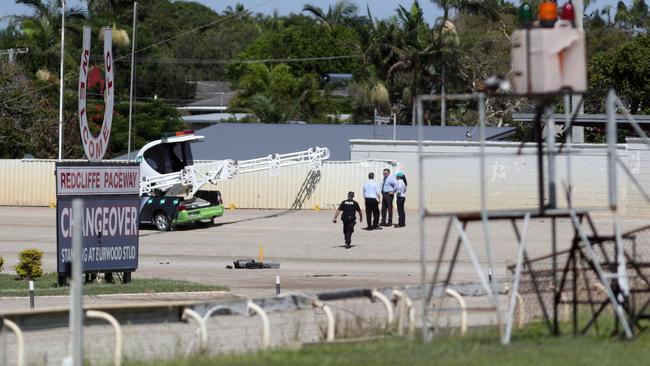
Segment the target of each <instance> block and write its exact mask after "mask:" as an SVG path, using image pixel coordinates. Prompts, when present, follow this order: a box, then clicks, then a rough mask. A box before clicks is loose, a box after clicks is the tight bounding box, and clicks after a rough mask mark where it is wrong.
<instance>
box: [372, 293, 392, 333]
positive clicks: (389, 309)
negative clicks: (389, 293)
mask: <svg viewBox="0 0 650 366" xmlns="http://www.w3.org/2000/svg"><path fill="white" fill-rule="evenodd" d="M372 299H373V300H374V299H378V300H379V301H381V303H382V304H384V307H386V312H387V313H388V320H387V322H386V327H387V328H390V326H391V324H393V318H394V316H393V304H391V303H390V301H389V300H388V298H387V297H386V296H384V294H382V293H381V292H379V291H377V290H372Z"/></svg>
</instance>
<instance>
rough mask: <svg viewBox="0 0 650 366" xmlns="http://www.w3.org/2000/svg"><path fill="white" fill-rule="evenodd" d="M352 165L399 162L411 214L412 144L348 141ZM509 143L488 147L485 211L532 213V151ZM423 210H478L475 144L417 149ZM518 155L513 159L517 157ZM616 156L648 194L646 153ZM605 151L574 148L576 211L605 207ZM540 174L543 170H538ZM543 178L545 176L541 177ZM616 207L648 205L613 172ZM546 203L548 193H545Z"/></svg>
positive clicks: (632, 148) (561, 174) (628, 150)
mask: <svg viewBox="0 0 650 366" xmlns="http://www.w3.org/2000/svg"><path fill="white" fill-rule="evenodd" d="M350 144H351V158H352V159H391V160H397V161H399V164H400V167H401V169H402V170H403V171H404V173H405V174H406V176H407V178H408V193H407V199H406V207H407V208H417V202H418V197H417V194H418V191H419V189H418V180H417V176H418V175H417V166H418V158H417V141H373V140H351V141H350ZM519 148H520V144H519V143H515V142H488V143H487V146H486V153H487V158H486V167H487V168H486V172H487V177H486V184H487V191H488V207H489V208H490V209H517V208H532V207H536V205H537V204H538V188H537V187H538V185H537V157H536V156H535V145H534V144H526V145H525V146H524V147H523V148H522V149H521V150H519ZM423 152H424V154H426V155H427V159H426V160H425V162H424V182H425V184H426V186H425V187H424V192H425V195H426V197H425V206H426V207H427V208H428V209H429V210H433V211H439V212H453V211H476V210H479V209H480V174H479V158H478V153H479V144H478V143H476V142H432V141H426V142H424V144H423ZM518 153H519V154H518ZM618 154H619V156H621V158H622V160H623V161H624V162H626V164H627V166H628V168H629V169H630V171H631V172H632V174H633V175H634V176H635V178H636V179H637V180H638V181H639V183H640V184H641V185H642V186H643V187H646V189H650V150H649V149H648V147H647V146H646V145H644V144H642V143H640V141H638V140H628V143H626V144H620V145H618ZM606 159H607V151H606V145H602V144H581V145H577V146H576V145H574V146H573V152H572V154H571V175H572V182H573V197H574V204H575V206H576V207H607V189H608V188H607V160H606ZM566 166H567V156H566V155H560V156H558V157H557V158H556V175H557V203H558V205H559V206H560V207H566V198H565V197H566V193H565V192H566V189H565V187H566V184H567V172H566V171H567V170H566ZM544 169H545V171H546V170H547V169H548V165H547V163H546V162H545V164H544ZM545 175H546V174H545ZM617 176H618V194H619V207H620V209H621V211H622V212H624V213H630V214H650V204H648V203H647V202H646V201H645V199H644V198H643V197H642V196H641V194H639V192H638V190H637V189H636V187H635V186H634V185H633V184H632V182H631V181H630V180H629V179H628V178H627V176H626V175H625V173H624V172H623V171H622V170H621V169H620V168H619V170H618V173H617ZM546 197H548V189H546Z"/></svg>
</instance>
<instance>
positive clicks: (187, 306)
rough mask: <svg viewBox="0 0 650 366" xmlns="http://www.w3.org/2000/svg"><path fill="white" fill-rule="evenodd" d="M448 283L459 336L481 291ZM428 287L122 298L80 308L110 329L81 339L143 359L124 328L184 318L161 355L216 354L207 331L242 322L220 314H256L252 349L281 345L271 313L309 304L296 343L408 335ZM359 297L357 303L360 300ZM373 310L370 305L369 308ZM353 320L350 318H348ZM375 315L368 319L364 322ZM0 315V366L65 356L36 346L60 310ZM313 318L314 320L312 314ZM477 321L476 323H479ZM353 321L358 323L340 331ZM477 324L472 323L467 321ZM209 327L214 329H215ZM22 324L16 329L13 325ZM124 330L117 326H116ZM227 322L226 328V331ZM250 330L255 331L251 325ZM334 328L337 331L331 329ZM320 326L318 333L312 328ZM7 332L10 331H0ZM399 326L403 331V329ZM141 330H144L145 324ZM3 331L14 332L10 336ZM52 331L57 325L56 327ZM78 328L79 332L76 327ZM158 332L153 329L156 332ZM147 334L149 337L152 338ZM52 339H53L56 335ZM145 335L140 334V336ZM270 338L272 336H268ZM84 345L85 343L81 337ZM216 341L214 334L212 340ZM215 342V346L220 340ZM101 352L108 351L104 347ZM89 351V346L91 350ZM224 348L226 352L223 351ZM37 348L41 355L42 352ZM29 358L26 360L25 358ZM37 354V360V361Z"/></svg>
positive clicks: (60, 323) (115, 356)
mask: <svg viewBox="0 0 650 366" xmlns="http://www.w3.org/2000/svg"><path fill="white" fill-rule="evenodd" d="M453 288H454V289H453V290H452V289H451V288H449V289H447V294H448V295H449V296H451V297H452V298H454V299H455V301H457V302H458V303H459V307H458V310H457V311H447V313H446V314H447V316H448V317H450V318H455V317H457V316H458V313H460V315H459V316H460V318H459V320H458V321H455V322H448V323H447V325H446V326H445V327H450V326H451V327H456V326H458V327H459V330H460V334H464V333H465V332H466V331H467V326H468V318H467V317H468V310H467V309H466V306H465V299H466V298H473V299H475V300H473V301H474V302H476V301H478V302H485V301H486V300H485V293H484V292H483V290H482V288H481V287H480V285H476V284H466V285H458V286H454V287H453ZM427 289H428V286H425V287H422V286H409V287H401V288H379V289H376V288H375V289H372V288H357V289H346V290H335V291H329V292H324V293H319V294H315V295H308V294H301V293H293V294H292V293H286V294H282V295H279V296H275V297H268V298H257V299H241V300H240V299H238V300H224V301H212V302H198V303H187V302H184V303H157V304H151V303H148V304H141V305H138V304H130V305H128V306H117V305H104V306H94V307H88V308H86V311H85V314H86V316H85V321H84V322H85V325H86V326H90V327H91V328H92V327H95V326H97V325H104V327H105V325H106V323H108V324H110V326H111V327H112V328H113V332H112V333H113V334H114V342H113V344H112V345H110V343H111V342H110V341H111V338H113V337H111V336H110V333H111V332H110V331H106V330H104V331H102V332H101V339H98V338H96V337H94V336H93V335H91V334H92V333H91V332H90V331H89V332H88V334H87V338H88V341H91V340H92V341H91V342H90V344H91V345H95V346H96V345H97V344H98V343H102V342H103V343H105V344H106V347H105V348H106V349H104V350H103V351H97V349H91V348H92V347H90V346H87V347H86V348H87V349H86V353H85V355H86V356H85V357H88V358H89V359H91V360H92V361H93V362H100V363H102V364H105V363H106V362H107V360H108V359H109V358H112V360H113V362H112V363H113V365H117V366H119V365H121V364H122V362H123V360H124V358H125V357H128V358H129V359H130V360H138V359H144V358H146V357H147V355H146V352H141V351H144V350H143V349H141V346H135V347H134V343H137V342H138V341H142V339H134V338H133V337H137V336H133V335H131V336H130V337H129V333H128V332H125V331H124V329H125V328H127V327H133V326H138V325H146V324H158V325H164V326H165V329H166V330H165V331H166V332H170V331H171V328H170V326H173V324H183V323H185V324H187V323H188V322H189V323H190V324H191V327H192V328H191V329H194V332H192V333H191V334H190V335H189V339H188V338H187V337H188V333H187V332H185V333H184V334H185V336H184V337H186V339H185V341H184V342H180V341H179V340H178V339H177V340H176V341H175V342H177V343H179V342H180V343H182V348H184V352H173V353H171V354H168V356H171V357H178V356H182V355H184V356H189V355H192V354H196V353H199V354H205V353H209V354H216V353H219V352H220V351H222V350H223V348H221V349H220V347H218V346H217V347H215V343H214V340H211V339H210V338H211V337H210V336H209V334H210V331H212V334H216V335H217V337H220V338H222V340H221V342H223V339H224V338H228V339H230V338H231V337H232V338H236V337H235V336H234V334H231V333H232V331H233V328H234V329H238V328H241V326H242V325H243V324H244V323H245V322H243V321H241V320H233V321H231V326H230V328H228V327H225V326H224V322H225V321H226V320H224V319H227V318H232V317H233V316H234V317H239V318H241V319H252V318H259V319H260V322H261V326H256V325H255V324H254V323H250V322H247V323H245V324H246V325H245V326H246V327H247V330H246V331H245V332H244V335H245V336H246V337H247V338H252V339H255V338H257V337H259V338H257V339H259V341H254V342H253V343H254V344H256V346H255V348H258V349H268V348H270V347H273V346H280V345H287V339H286V337H284V338H285V339H284V340H282V339H280V338H282V335H283V333H286V331H287V330H286V329H281V328H287V327H290V322H288V321H287V320H286V319H284V320H282V321H279V322H278V321H275V322H272V321H271V320H270V316H271V314H274V316H276V317H277V315H282V314H285V316H289V317H294V316H296V315H297V314H298V312H299V311H305V310H309V309H314V310H316V313H314V315H316V316H318V315H319V314H324V315H325V317H326V325H325V327H324V328H323V327H322V326H321V325H318V324H316V329H317V334H319V335H317V336H316V338H315V339H314V338H313V337H311V338H310V337H300V336H299V337H298V339H296V340H294V341H298V342H299V343H310V342H313V341H316V342H322V341H324V342H332V341H334V340H335V339H337V338H338V337H340V338H356V337H367V336H373V335H382V334H385V333H386V332H388V333H393V334H398V335H408V336H413V335H414V334H415V324H416V318H415V313H416V311H415V309H414V302H415V301H421V298H422V296H421V295H422V294H423V293H424V291H427ZM435 291H442V287H440V288H436V289H435ZM506 291H507V287H506V286H505V284H503V285H502V287H501V288H500V292H501V293H505V292H506ZM350 301H361V302H360V303H356V304H355V303H350ZM365 301H370V302H371V304H373V303H374V304H381V308H383V311H379V309H380V308H378V307H376V306H377V305H373V306H374V308H373V307H372V306H369V305H368V303H367V302H365ZM364 302H365V303H364ZM373 309H374V311H373ZM216 317H218V318H220V319H221V320H220V321H219V322H214V321H211V320H210V319H214V318H216ZM361 318H364V319H365V321H366V323H364V324H365V325H360V324H361V323H358V320H359V319H361ZM355 319H356V320H355ZM372 319H375V321H371V320H372ZM0 320H2V321H3V322H4V328H2V327H0V349H5V350H8V352H3V355H0V363H2V364H3V365H13V364H15V365H19V366H22V365H23V364H25V362H28V363H30V364H31V363H34V362H39V354H40V356H42V357H43V359H45V360H46V361H47V362H45V363H46V364H60V362H58V360H57V357H62V356H64V355H65V351H66V347H62V348H64V349H62V350H53V349H52V347H53V345H52V344H51V343H52V342H48V341H46V344H47V349H46V350H42V347H39V346H40V344H39V343H40V342H43V340H44V339H45V336H44V332H46V331H47V330H52V331H54V330H56V329H60V328H65V327H67V326H68V312H67V309H64V308H53V309H40V310H25V311H13V312H0ZM316 322H317V323H319V322H322V321H319V320H318V318H316ZM479 323H480V321H479ZM350 324H354V327H359V328H361V329H354V330H353V331H351V330H350V329H347V332H348V333H346V329H345V327H350ZM474 325H478V324H474ZM215 327H217V328H218V329H217V333H214V332H215ZM21 328H22V329H21ZM123 328H124V329H123ZM227 328H228V329H227ZM255 328H257V329H259V330H256V329H255ZM337 328H340V329H337ZM318 329H321V330H323V331H318ZM7 330H10V331H11V332H7ZM405 330H406V332H405ZM149 332H151V331H150V330H149ZM11 333H13V334H14V335H15V336H14V337H12V336H11ZM56 333H57V334H59V333H60V331H57V332H56ZM84 334H86V331H84ZM158 336H160V334H159V335H158ZM158 336H157V337H154V338H156V339H157V338H158ZM56 338H61V337H58V336H56ZM144 338H147V337H144ZM274 338H276V339H274ZM239 341H240V342H243V343H248V342H249V341H247V340H245V339H243V340H239ZM63 343H65V342H63ZM86 344H88V343H86ZM216 344H217V345H219V344H220V343H219V340H217V343H216ZM124 345H129V346H131V349H130V352H125V350H123V347H124ZM221 346H223V344H221ZM159 347H161V348H169V345H164V344H163V345H160V346H159ZM26 349H29V350H30V353H29V355H26V354H25V350H26ZM109 350H112V352H110V351H109ZM93 351H95V352H93ZM223 351H225V352H229V351H228V350H223ZM43 352H45V353H44V356H43ZM26 356H29V359H26V358H25V357H26ZM149 356H153V357H158V358H160V357H161V353H160V352H155V353H153V355H152V354H150V355H149ZM41 360H42V359H41Z"/></svg>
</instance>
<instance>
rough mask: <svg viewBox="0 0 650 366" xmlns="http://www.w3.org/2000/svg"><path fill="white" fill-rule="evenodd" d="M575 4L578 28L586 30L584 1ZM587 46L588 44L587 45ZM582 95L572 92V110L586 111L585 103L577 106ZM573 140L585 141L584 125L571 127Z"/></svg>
mask: <svg viewBox="0 0 650 366" xmlns="http://www.w3.org/2000/svg"><path fill="white" fill-rule="evenodd" d="M573 6H574V7H575V13H576V28H578V30H580V31H583V30H584V25H583V19H584V13H585V9H584V3H583V0H574V1H573ZM585 47H586V45H585ZM580 97H584V95H582V96H581V95H573V94H571V112H572V113H573V112H575V111H576V109H578V114H584V113H585V108H584V103H582V105H580V108H576V107H577V105H576V104H577V103H578V100H580ZM571 142H577V143H583V142H585V128H584V126H575V127H571Z"/></svg>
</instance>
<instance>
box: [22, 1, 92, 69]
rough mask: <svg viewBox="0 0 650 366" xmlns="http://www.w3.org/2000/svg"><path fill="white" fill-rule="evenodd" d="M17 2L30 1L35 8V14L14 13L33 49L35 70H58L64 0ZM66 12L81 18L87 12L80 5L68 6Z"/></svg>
mask: <svg viewBox="0 0 650 366" xmlns="http://www.w3.org/2000/svg"><path fill="white" fill-rule="evenodd" d="M16 4H23V5H27V6H29V7H30V8H32V10H33V12H34V15H32V16H14V17H12V22H13V24H14V25H15V26H16V29H17V30H18V32H19V35H20V36H22V38H23V39H24V41H25V42H26V46H27V47H29V49H30V54H31V55H32V57H30V59H31V60H32V62H34V64H32V65H31V67H30V68H31V69H33V70H32V71H34V72H35V71H36V70H37V69H41V68H44V69H45V70H55V69H56V68H57V67H58V63H59V57H60V44H61V43H60V38H59V33H60V31H61V22H60V19H61V6H62V3H61V0H50V1H42V0H16ZM65 16H66V18H71V19H81V18H84V17H85V12H84V11H83V9H81V8H78V7H66V13H65ZM64 57H65V59H66V61H67V62H73V63H74V62H75V61H74V58H73V57H72V56H71V55H69V54H66V55H65V56H64Z"/></svg>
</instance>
